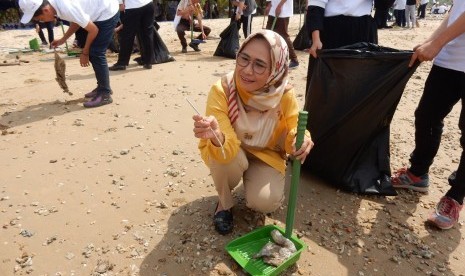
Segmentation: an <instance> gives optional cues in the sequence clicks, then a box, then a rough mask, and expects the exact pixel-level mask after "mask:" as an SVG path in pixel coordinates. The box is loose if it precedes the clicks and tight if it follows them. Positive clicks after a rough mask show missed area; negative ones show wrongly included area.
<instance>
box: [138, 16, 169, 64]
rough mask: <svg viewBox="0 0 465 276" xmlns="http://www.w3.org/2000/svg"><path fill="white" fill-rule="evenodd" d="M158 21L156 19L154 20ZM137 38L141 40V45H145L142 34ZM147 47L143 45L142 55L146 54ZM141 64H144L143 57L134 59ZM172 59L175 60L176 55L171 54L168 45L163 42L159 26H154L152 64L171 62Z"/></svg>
mask: <svg viewBox="0 0 465 276" xmlns="http://www.w3.org/2000/svg"><path fill="white" fill-rule="evenodd" d="M154 22H155V23H156V21H154ZM137 40H138V42H139V45H143V43H142V42H141V40H140V35H139V34H138V35H137ZM144 51H145V49H143V47H141V56H143V55H144ZM134 61H136V62H137V63H138V64H139V65H143V59H142V57H137V58H135V59H134ZM170 61H175V59H174V57H173V56H171V54H170V51H168V48H167V47H166V45H165V43H164V42H163V39H161V36H160V35H159V34H158V31H157V28H156V27H155V26H154V28H153V59H152V64H159V63H165V62H170Z"/></svg>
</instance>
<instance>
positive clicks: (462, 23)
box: [409, 12, 465, 66]
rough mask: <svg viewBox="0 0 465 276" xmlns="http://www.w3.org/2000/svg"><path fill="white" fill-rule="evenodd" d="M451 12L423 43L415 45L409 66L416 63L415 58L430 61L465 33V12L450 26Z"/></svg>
mask: <svg viewBox="0 0 465 276" xmlns="http://www.w3.org/2000/svg"><path fill="white" fill-rule="evenodd" d="M448 22H449V14H447V15H446V17H445V18H444V20H443V21H442V23H441V25H439V27H438V28H437V29H436V31H434V33H433V34H432V35H431V36H430V37H429V38H428V39H427V40H426V41H425V42H423V43H422V44H420V45H417V46H415V48H414V49H413V50H414V51H415V52H414V53H413V55H412V58H411V59H410V63H409V66H412V65H413V64H414V63H415V60H417V59H418V60H419V61H428V60H432V59H433V58H435V57H436V56H437V55H438V53H439V52H440V51H441V49H442V47H444V46H445V45H446V44H447V43H449V42H450V41H452V40H453V39H455V38H456V37H458V36H459V35H461V34H463V33H465V12H463V13H462V14H461V15H460V16H459V18H457V20H456V21H455V22H454V23H452V24H451V25H449V26H448Z"/></svg>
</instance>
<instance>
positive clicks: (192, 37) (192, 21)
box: [189, 15, 194, 41]
mask: <svg viewBox="0 0 465 276" xmlns="http://www.w3.org/2000/svg"><path fill="white" fill-rule="evenodd" d="M189 27H190V29H191V30H190V31H191V41H192V40H194V15H192V20H191V24H190V26H189Z"/></svg>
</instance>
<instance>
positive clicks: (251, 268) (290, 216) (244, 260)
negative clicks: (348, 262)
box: [226, 111, 308, 276]
mask: <svg viewBox="0 0 465 276" xmlns="http://www.w3.org/2000/svg"><path fill="white" fill-rule="evenodd" d="M307 117H308V113H307V112H306V111H300V112H299V121H298V125H297V138H296V148H300V146H301V145H302V142H303V139H304V135H305V128H306V126H307ZM300 165H301V164H300V161H299V160H293V162H292V178H291V189H290V192H289V203H288V206H287V216H286V230H285V231H283V229H282V228H280V227H278V226H276V225H267V226H264V227H261V228H259V229H256V230H254V231H252V232H250V233H248V234H246V235H244V236H242V237H239V238H237V239H235V240H233V241H231V242H229V243H228V244H227V245H226V251H227V252H228V253H229V255H231V257H232V258H233V259H234V260H235V261H236V262H237V263H238V264H239V265H240V266H242V267H243V268H244V270H245V271H247V272H248V273H249V274H251V275H267V276H270V275H279V274H280V273H281V272H283V271H284V270H285V269H287V268H288V267H289V266H291V265H293V264H294V263H296V262H297V261H298V260H299V258H300V254H301V253H302V251H303V250H304V249H305V248H306V245H305V243H304V242H303V241H301V240H299V239H298V238H297V236H296V235H293V234H292V228H293V226H294V216H295V207H296V201H297V188H298V186H299V180H300ZM275 229H277V230H278V231H279V232H281V234H284V236H285V237H286V238H288V239H289V240H291V241H292V242H293V243H294V245H295V247H296V249H297V251H296V252H294V253H293V254H292V255H291V256H290V257H289V258H288V259H287V260H285V261H284V262H283V263H282V264H280V265H279V266H272V265H269V264H267V263H265V262H264V261H263V260H262V259H261V258H258V259H256V258H254V257H253V256H254V255H255V254H257V253H258V252H259V251H260V250H261V249H262V248H263V246H265V244H267V243H268V242H270V241H272V238H271V231H273V230H275Z"/></svg>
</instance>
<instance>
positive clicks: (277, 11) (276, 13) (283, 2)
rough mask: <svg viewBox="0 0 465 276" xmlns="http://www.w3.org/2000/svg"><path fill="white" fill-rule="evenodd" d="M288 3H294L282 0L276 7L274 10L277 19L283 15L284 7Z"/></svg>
mask: <svg viewBox="0 0 465 276" xmlns="http://www.w3.org/2000/svg"><path fill="white" fill-rule="evenodd" d="M287 1H292V0H281V1H279V3H278V5H277V6H276V9H275V10H274V14H275V16H276V17H279V15H280V14H281V11H282V9H283V5H284V4H285V3H286V2H287Z"/></svg>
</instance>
